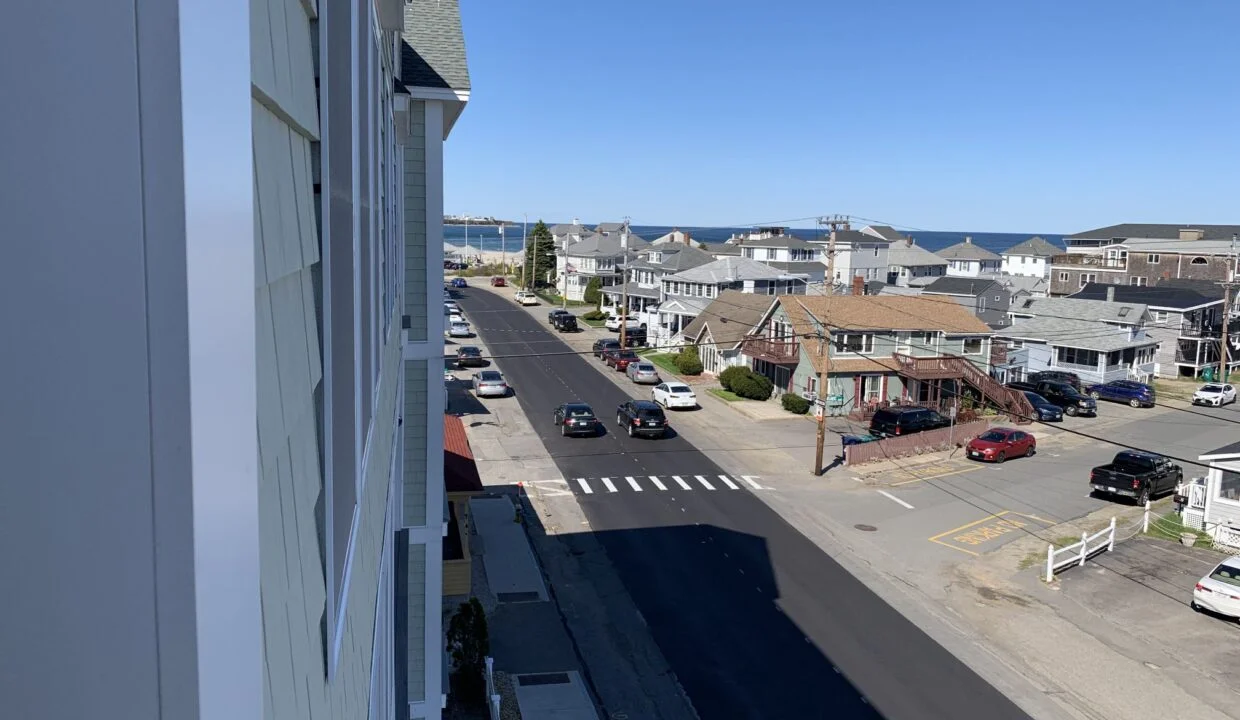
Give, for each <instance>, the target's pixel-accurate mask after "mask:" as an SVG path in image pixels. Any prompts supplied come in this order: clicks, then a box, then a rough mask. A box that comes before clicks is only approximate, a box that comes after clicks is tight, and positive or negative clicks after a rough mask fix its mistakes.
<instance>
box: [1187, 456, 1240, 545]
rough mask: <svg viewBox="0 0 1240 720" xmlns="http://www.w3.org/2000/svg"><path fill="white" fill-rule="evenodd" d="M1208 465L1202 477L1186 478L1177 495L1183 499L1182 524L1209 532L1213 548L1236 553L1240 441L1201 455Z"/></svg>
mask: <svg viewBox="0 0 1240 720" xmlns="http://www.w3.org/2000/svg"><path fill="white" fill-rule="evenodd" d="M1197 459H1198V460H1199V461H1200V462H1202V463H1206V464H1208V465H1209V470H1208V471H1207V472H1206V474H1205V476H1203V477H1199V478H1194V479H1193V480H1191V481H1186V482H1185V484H1184V485H1183V487H1181V488H1180V490H1179V492H1178V493H1177V494H1178V495H1181V496H1182V497H1183V498H1184V505H1183V511H1182V521H1183V523H1184V525H1185V526H1186V527H1189V528H1192V529H1194V530H1203V531H1205V532H1207V533H1209V535H1210V537H1211V538H1212V539H1213V541H1214V546H1215V548H1217V549H1219V550H1223V551H1225V552H1230V553H1232V554H1240V442H1234V443H1231V444H1229V445H1224V446H1223V447H1221V448H1218V449H1217V450H1211V451H1210V452H1208V453H1206V454H1204V455H1201V456H1199V457H1198V458H1197Z"/></svg>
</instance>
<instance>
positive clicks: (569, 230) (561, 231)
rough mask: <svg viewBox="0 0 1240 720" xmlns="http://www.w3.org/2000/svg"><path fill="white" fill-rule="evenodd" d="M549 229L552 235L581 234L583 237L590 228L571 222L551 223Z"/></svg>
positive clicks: (588, 232)
mask: <svg viewBox="0 0 1240 720" xmlns="http://www.w3.org/2000/svg"><path fill="white" fill-rule="evenodd" d="M550 229H551V236H552V237H558V236H560V235H581V236H583V237H584V236H585V235H588V234H590V228H588V227H586V226H585V225H582V224H580V223H578V224H575V225H574V224H572V223H568V224H565V223H560V224H557V225H552V226H551V228H550Z"/></svg>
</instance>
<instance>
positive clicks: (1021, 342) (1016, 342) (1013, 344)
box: [1008, 340, 1025, 350]
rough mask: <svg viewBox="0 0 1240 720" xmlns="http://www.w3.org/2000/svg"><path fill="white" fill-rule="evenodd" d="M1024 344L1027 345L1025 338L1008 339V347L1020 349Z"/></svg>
mask: <svg viewBox="0 0 1240 720" xmlns="http://www.w3.org/2000/svg"><path fill="white" fill-rule="evenodd" d="M1024 346H1025V341H1024V340H1008V347H1010V348H1012V349H1013V350H1019V349H1020V348H1023V347H1024Z"/></svg>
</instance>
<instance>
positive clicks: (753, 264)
mask: <svg viewBox="0 0 1240 720" xmlns="http://www.w3.org/2000/svg"><path fill="white" fill-rule="evenodd" d="M808 281H809V276H808V275H806V274H804V273H790V272H786V271H784V270H779V269H777V268H773V267H771V266H770V265H767V264H765V263H760V262H758V261H757V260H750V259H748V258H743V257H724V258H723V259H720V260H715V261H713V262H709V263H706V264H705V265H699V266H697V267H695V268H692V269H689V270H684V271H682V272H678V273H676V274H674V275H667V276H665V277H664V278H663V280H662V286H663V287H662V297H663V302H662V303H661V304H660V305H659V321H658V322H657V323H655V324H654V325H650V324H647V328H648V330H653V331H654V336H655V338H656V339H657V340H658V342H657V344H659V345H671V344H676V343H677V342H679V340H677V338H678V337H680V334H681V332H682V331H683V330H684V329H685V328H686V327H688V325H689V323H690V322H692V321H693V318H695V317H697V316H698V315H700V314H701V313H702V311H703V310H705V309H706V306H707V305H710V303H711V301H712V300H714V299H715V298H717V297H719V294H720V293H722V292H723V291H725V290H739V291H740V292H743V293H750V294H752V295H768V296H771V297H774V296H778V295H792V294H804V293H805V287H806V283H807V282H808Z"/></svg>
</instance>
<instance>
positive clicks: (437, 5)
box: [400, 0, 470, 91]
mask: <svg viewBox="0 0 1240 720" xmlns="http://www.w3.org/2000/svg"><path fill="white" fill-rule="evenodd" d="M401 37H402V42H401V52H400V81H401V82H402V83H403V84H404V85H405V87H425V88H448V89H452V90H462V91H467V90H469V87H470V85H469V64H468V62H467V61H466V58H465V33H464V32H463V31H462V30H461V7H460V3H459V2H458V0H405V27H404V31H403V32H402V33H401Z"/></svg>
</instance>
